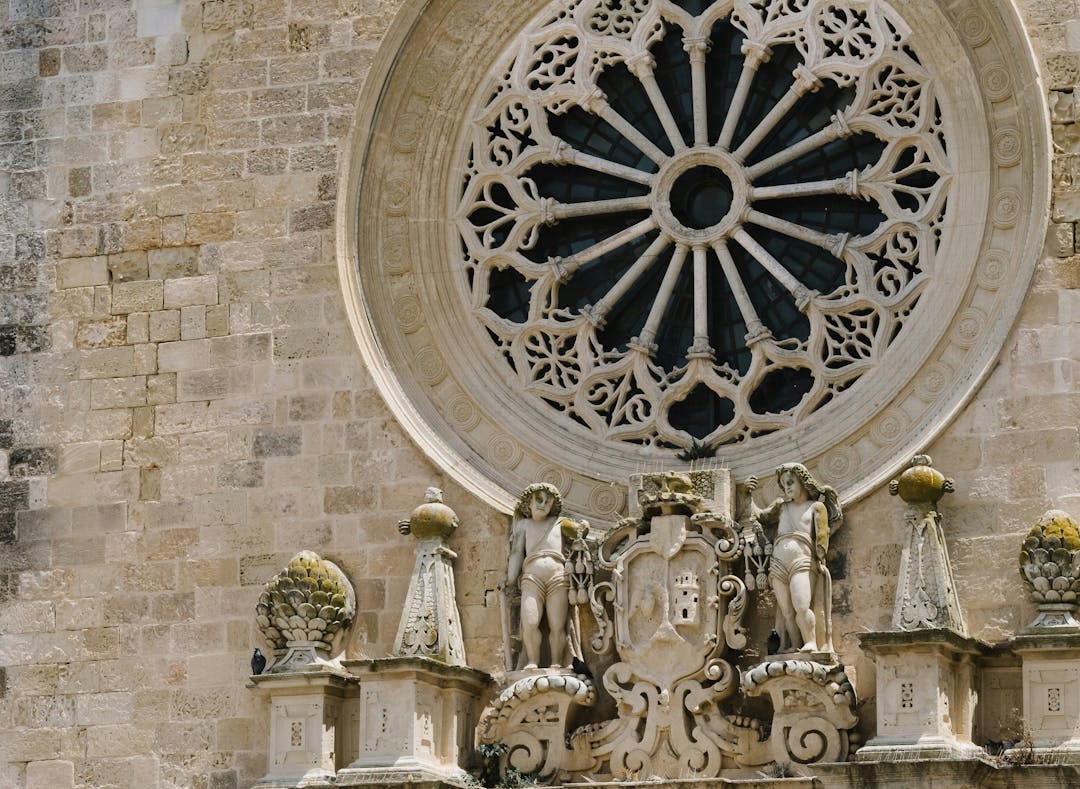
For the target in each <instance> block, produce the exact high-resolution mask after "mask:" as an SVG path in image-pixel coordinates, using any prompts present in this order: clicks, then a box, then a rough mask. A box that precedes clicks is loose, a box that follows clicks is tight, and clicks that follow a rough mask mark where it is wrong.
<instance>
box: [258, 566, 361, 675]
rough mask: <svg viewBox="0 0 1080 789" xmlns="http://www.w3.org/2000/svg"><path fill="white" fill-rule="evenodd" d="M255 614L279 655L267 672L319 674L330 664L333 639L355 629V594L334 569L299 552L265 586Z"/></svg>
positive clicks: (342, 575) (276, 653) (340, 573)
mask: <svg viewBox="0 0 1080 789" xmlns="http://www.w3.org/2000/svg"><path fill="white" fill-rule="evenodd" d="M255 611H256V617H255V619H256V622H257V623H258V625H259V629H260V630H261V631H262V634H263V635H264V636H266V638H267V640H269V641H270V642H271V643H272V644H273V645H274V649H275V655H277V656H278V659H277V661H275V663H274V664H273V665H272V666H271V667H270V668H269V669H268V671H267V673H271V674H273V673H282V672H286V671H315V670H319V669H320V668H321V667H323V666H326V665H327V664H328V663H329V658H330V654H331V648H332V646H333V644H334V640H335V638H336V637H337V635H338V633H339V632H341V631H342V630H344V629H345V628H347V627H348V626H349V625H350V624H352V620H353V617H354V616H355V615H356V594H355V592H354V591H353V586H352V584H351V583H350V582H349V579H348V578H346V577H345V573H343V572H342V571H341V569H340V568H339V567H338V566H337V565H336V564H334V563H333V562H328V561H326V560H325V559H323V558H321V557H320V556H319V555H318V554H316V553H313V552H311V551H301V552H300V553H298V554H296V556H294V557H293V558H292V559H291V560H290V561H289V564H288V566H287V567H285V569H284V570H282V571H281V572H279V573H278V574H277V575H275V576H274V577H273V578H271V579H270V580H269V581H267V583H266V586H265V588H264V589H263V592H262V594H261V595H259V602H258V604H257V605H256V606H255Z"/></svg>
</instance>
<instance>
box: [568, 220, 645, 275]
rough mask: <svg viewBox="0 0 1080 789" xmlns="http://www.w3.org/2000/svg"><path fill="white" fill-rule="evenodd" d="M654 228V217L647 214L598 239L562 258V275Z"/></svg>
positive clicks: (570, 272) (572, 271) (571, 272)
mask: <svg viewBox="0 0 1080 789" xmlns="http://www.w3.org/2000/svg"><path fill="white" fill-rule="evenodd" d="M654 229H656V219H655V218H653V217H652V216H649V217H647V218H645V219H642V220H641V221H640V222H638V223H637V224H636V225H631V226H630V227H628V228H626V230H623V231H622V232H620V233H616V234H615V235H613V236H609V237H608V238H605V239H604V240H603V241H598V242H597V243H595V244H593V245H592V246H591V247H589V248H588V249H583V250H582V251H581V252H577V253H575V254H573V255H570V256H569V257H567V258H563V260H562V261H561V264H562V271H563V276H569V275H570V274H573V273H574V272H575V271H577V270H578V269H579V268H581V267H582V266H584V265H585V264H586V263H588V262H589V261H591V260H596V258H598V257H600V256H601V255H606V254H607V253H608V252H613V251H614V250H616V249H618V248H619V247H621V246H622V245H623V244H628V243H630V242H631V241H633V240H634V239H635V238H639V237H640V236H643V235H645V234H646V233H648V232H649V231H650V230H654Z"/></svg>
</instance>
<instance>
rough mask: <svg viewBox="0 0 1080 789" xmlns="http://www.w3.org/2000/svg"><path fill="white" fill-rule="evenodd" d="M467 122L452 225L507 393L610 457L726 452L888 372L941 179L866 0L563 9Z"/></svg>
mask: <svg viewBox="0 0 1080 789" xmlns="http://www.w3.org/2000/svg"><path fill="white" fill-rule="evenodd" d="M497 73H498V74H499V78H498V79H496V80H494V81H493V83H492V84H491V85H489V86H486V87H485V91H484V93H483V96H482V100H481V101H479V102H478V103H477V104H476V106H475V109H474V111H473V113H472V116H471V120H472V128H471V134H470V135H469V143H470V144H469V146H468V151H467V157H468V164H467V170H466V172H467V177H466V178H465V180H464V185H463V188H462V190H461V198H460V205H459V208H458V211H457V215H456V224H457V228H458V231H459V233H460V239H461V249H462V252H463V268H464V271H465V273H466V276H467V287H468V288H469V291H470V293H469V296H470V298H471V303H472V304H473V305H474V313H473V314H474V316H475V318H476V319H478V320H479V321H480V322H481V323H482V325H483V327H484V329H485V330H486V333H487V335H488V337H489V338H490V341H491V342H492V343H493V344H494V346H495V347H496V348H497V349H498V351H499V353H500V356H501V358H502V360H503V361H504V363H505V364H506V365H507V367H508V368H509V369H510V370H511V371H512V374H513V376H515V377H516V379H517V381H518V383H519V385H520V387H521V389H522V390H523V391H524V392H527V393H528V394H529V395H531V396H532V397H535V398H537V399H539V400H540V401H542V402H543V403H545V404H546V405H547V406H548V407H550V408H552V409H554V410H555V411H557V412H560V413H561V414H562V415H565V417H568V418H569V419H571V420H573V421H574V422H575V423H577V424H579V425H581V426H583V427H585V428H587V429H588V430H590V431H592V432H593V433H595V434H596V435H598V436H602V437H603V438H604V439H606V440H609V441H620V442H629V443H633V444H642V445H658V446H661V447H665V446H666V447H687V446H689V445H691V444H692V443H693V442H702V443H706V444H728V443H734V442H742V441H745V440H746V439H747V438H752V437H756V436H760V435H764V434H767V433H770V432H773V431H775V430H777V429H780V428H784V427H789V426H791V425H794V424H796V423H797V422H798V421H799V420H800V419H802V418H804V417H806V415H808V414H810V413H812V412H813V411H815V410H817V409H818V408H820V407H822V406H823V405H825V404H826V403H828V402H829V401H830V400H832V399H834V398H836V397H837V396H839V395H840V394H841V393H843V392H845V391H846V390H848V388H849V387H851V386H853V385H854V384H855V383H856V382H858V380H859V379H860V378H861V377H862V376H863V375H864V374H865V373H866V372H867V371H868V370H871V369H872V368H874V367H875V366H876V365H877V364H879V363H880V362H881V361H882V359H883V358H886V356H887V355H888V352H889V349H890V347H891V346H892V345H893V344H894V342H895V341H896V340H897V338H898V337H900V336H901V335H902V334H903V332H904V330H905V328H906V326H907V325H908V324H909V323H910V322H911V321H912V320H913V319H914V318H913V315H915V314H917V313H916V312H915V310H916V307H917V306H918V304H919V297H920V295H921V293H922V292H923V289H924V288H925V287H926V284H927V282H928V281H929V280H930V279H931V278H932V276H933V272H934V269H935V267H936V266H937V265H940V264H939V262H938V261H937V260H936V258H937V251H938V240H939V231H938V228H939V226H940V225H941V223H942V222H943V221H944V218H945V216H946V212H947V207H948V201H947V196H948V192H949V183H950V176H951V174H952V172H953V171H954V169H955V167H954V165H953V163H952V162H951V160H950V158H949V146H948V144H947V142H946V139H945V135H944V132H943V119H942V113H941V108H940V106H939V104H938V102H937V100H936V98H935V91H934V81H933V80H932V79H931V78H930V76H929V74H928V73H927V72H926V70H925V69H924V67H923V66H922V65H921V63H920V60H919V56H918V53H917V52H916V51H915V50H914V49H913V48H912V46H911V43H910V41H909V30H908V28H907V26H906V25H905V24H904V22H903V21H902V20H901V19H900V18H899V17H898V16H896V15H895V14H894V13H893V12H892V10H891V9H890V8H889V7H888V6H886V5H884V4H882V3H878V2H873V1H870V2H858V1H857V0H854V1H849V2H810V1H809V0H802V1H801V2H800V1H799V0H789V1H788V2H784V3H777V2H771V3H770V2H736V3H735V4H734V7H732V5H731V4H730V3H728V2H716V3H704V2H683V3H680V4H676V3H672V2H651V3H650V2H645V1H644V0H638V1H637V2H633V1H628V2H618V1H617V0H610V1H609V2H602V3H581V4H577V5H575V6H573V8H572V10H563V9H562V8H560V9H559V10H558V11H555V12H553V13H552V14H550V15H549V16H547V17H546V18H543V19H542V20H540V21H539V22H538V23H536V24H534V25H533V26H532V27H531V28H530V29H529V30H528V32H527V33H526V34H525V35H523V36H522V37H521V40H520V43H519V44H518V45H517V46H516V47H514V48H513V50H512V52H511V53H509V55H508V56H507V57H506V58H505V60H504V61H503V62H502V63H501V64H500V67H499V68H498V71H497Z"/></svg>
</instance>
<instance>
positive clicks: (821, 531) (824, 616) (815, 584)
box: [755, 463, 844, 652]
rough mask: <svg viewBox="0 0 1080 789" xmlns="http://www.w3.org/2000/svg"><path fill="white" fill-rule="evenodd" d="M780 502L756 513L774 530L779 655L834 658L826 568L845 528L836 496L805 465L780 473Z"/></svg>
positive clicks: (773, 583) (772, 567)
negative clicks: (835, 537)
mask: <svg viewBox="0 0 1080 789" xmlns="http://www.w3.org/2000/svg"><path fill="white" fill-rule="evenodd" d="M776 480H777V483H778V484H779V485H780V492H781V497H780V498H778V499H777V500H776V501H774V502H773V503H772V504H770V505H769V506H768V507H766V508H764V509H763V510H761V511H760V512H758V513H756V516H755V519H756V520H757V521H758V522H759V523H760V524H762V525H765V526H775V527H776V537H775V539H774V540H773V548H772V557H771V560H770V562H769V585H770V586H771V587H772V590H773V593H774V594H775V595H776V606H777V617H776V619H777V623H776V624H777V627H776V629H777V632H778V633H779V634H780V650H779V651H780V652H788V651H791V650H792V649H794V648H795V647H796V645H799V646H798V648H799V649H800V650H802V651H804V652H818V651H821V652H832V650H833V646H832V578H831V576H830V575H829V570H828V568H827V567H826V566H825V557H826V554H827V553H828V550H829V537H830V536H831V535H832V533H833V532H835V531H836V530H837V529H838V528H839V527H840V524H841V523H843V519H844V515H843V512H841V510H840V502H839V500H838V499H837V495H836V491H835V490H833V488H831V487H829V486H828V485H823V484H821V483H820V482H818V481H817V480H816V479H814V478H813V477H812V476H811V475H810V472H809V471H807V469H806V466H804V465H802V464H801V463H785V464H784V465H782V466H780V467H779V468H777V469H776Z"/></svg>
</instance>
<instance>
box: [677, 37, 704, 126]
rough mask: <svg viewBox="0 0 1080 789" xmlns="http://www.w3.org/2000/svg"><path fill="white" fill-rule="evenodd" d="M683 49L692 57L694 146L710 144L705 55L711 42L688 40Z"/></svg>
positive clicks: (685, 41) (691, 80) (697, 39)
mask: <svg viewBox="0 0 1080 789" xmlns="http://www.w3.org/2000/svg"><path fill="white" fill-rule="evenodd" d="M683 49H685V50H686V52H687V54H688V55H689V56H690V83H691V97H692V100H693V108H694V109H693V112H694V145H708V143H709V112H708V107H707V105H706V101H707V94H706V91H705V87H706V85H705V79H706V76H705V55H706V54H707V53H708V51H709V42H708V40H706V39H704V38H687V39H685V40H684V41H683Z"/></svg>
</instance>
